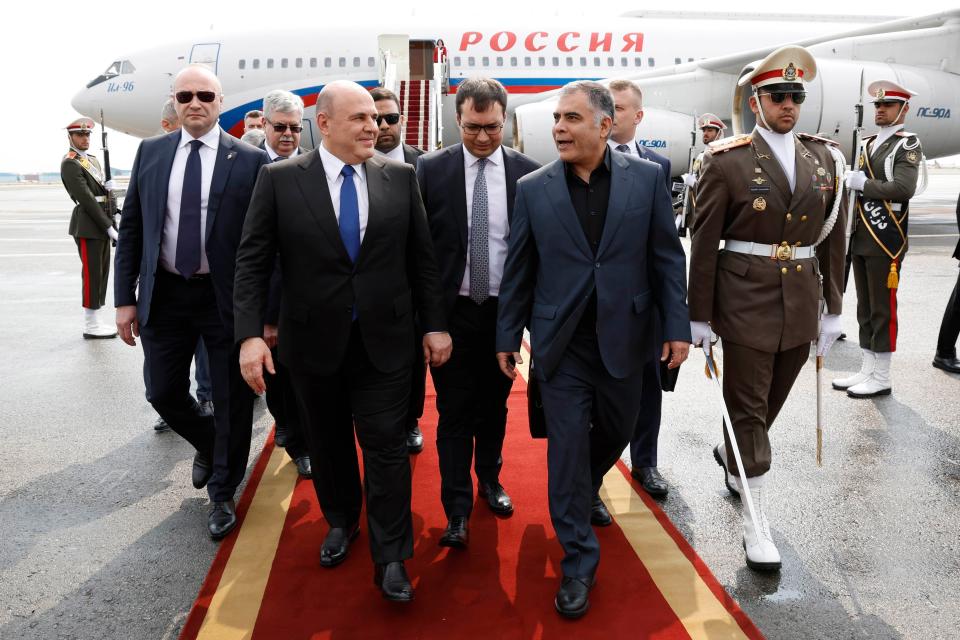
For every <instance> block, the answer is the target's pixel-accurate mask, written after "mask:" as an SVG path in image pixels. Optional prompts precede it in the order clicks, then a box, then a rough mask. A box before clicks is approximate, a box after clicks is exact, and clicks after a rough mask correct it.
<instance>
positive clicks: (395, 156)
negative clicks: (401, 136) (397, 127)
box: [377, 142, 406, 162]
mask: <svg viewBox="0 0 960 640" xmlns="http://www.w3.org/2000/svg"><path fill="white" fill-rule="evenodd" d="M377 153H379V154H380V155H382V156H384V157H387V158H390V159H391V160H396V161H397V162H406V159H405V158H404V157H403V143H402V142H401V143H400V144H398V145H397V146H395V147H394V148H393V149H390V151H387V152H386V153H383V152H382V151H377Z"/></svg>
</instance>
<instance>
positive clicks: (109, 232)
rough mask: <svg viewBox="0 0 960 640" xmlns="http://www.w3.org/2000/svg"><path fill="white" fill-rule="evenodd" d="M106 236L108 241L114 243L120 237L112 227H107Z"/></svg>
mask: <svg viewBox="0 0 960 640" xmlns="http://www.w3.org/2000/svg"><path fill="white" fill-rule="evenodd" d="M107 235H108V236H110V239H111V240H113V241H114V242H116V241H117V238H119V237H120V234H118V233H117V230H116V229H114V228H113V227H107Z"/></svg>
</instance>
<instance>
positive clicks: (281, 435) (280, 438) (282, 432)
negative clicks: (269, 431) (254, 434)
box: [273, 423, 290, 449]
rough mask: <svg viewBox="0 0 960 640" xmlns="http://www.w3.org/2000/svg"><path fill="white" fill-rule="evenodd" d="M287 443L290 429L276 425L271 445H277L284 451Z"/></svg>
mask: <svg viewBox="0 0 960 640" xmlns="http://www.w3.org/2000/svg"><path fill="white" fill-rule="evenodd" d="M289 441H290V429H289V428H287V425H281V424H280V423H277V432H276V433H274V434H273V444H275V445H277V446H278V447H280V448H281V449H286V448H287V443H288V442H289Z"/></svg>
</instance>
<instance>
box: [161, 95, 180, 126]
mask: <svg viewBox="0 0 960 640" xmlns="http://www.w3.org/2000/svg"><path fill="white" fill-rule="evenodd" d="M160 119H161V120H166V121H167V122H180V118H179V117H178V116H177V110H176V109H175V108H174V107H173V98H167V101H166V102H164V103H163V107H162V108H161V109H160Z"/></svg>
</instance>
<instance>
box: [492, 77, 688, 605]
mask: <svg viewBox="0 0 960 640" xmlns="http://www.w3.org/2000/svg"><path fill="white" fill-rule="evenodd" d="M613 115H614V111H613V98H612V96H611V95H610V92H609V91H608V90H607V89H606V87H604V86H603V85H600V84H598V83H595V82H588V81H580V82H573V83H571V84H569V85H567V86H566V87H564V88H563V89H562V90H561V92H560V96H559V102H558V104H557V107H556V111H555V112H554V116H553V117H554V121H555V123H556V124H555V125H554V128H553V137H554V142H555V143H556V145H557V149H558V151H559V152H560V159H559V160H557V161H555V162H553V163H551V164H549V165H547V166H545V167H543V168H542V169H539V170H537V171H534V172H533V173H531V174H530V175H528V176H526V177H524V178H523V179H521V180H520V182H519V183H518V184H517V201H516V204H515V206H514V211H513V219H512V220H511V225H510V246H509V252H508V254H507V262H506V265H505V267H504V276H503V281H502V282H501V285H500V301H499V309H498V315H497V351H498V353H497V359H498V361H499V363H500V366H501V369H502V370H503V371H504V373H505V374H506V375H507V376H508V377H510V378H513V377H515V376H516V370H515V367H514V365H513V363H512V362H511V358H512V359H513V361H519V358H520V354H519V350H520V341H521V339H522V337H523V329H524V327H525V326H529V329H530V337H531V341H532V353H533V355H534V358H535V359H536V367H535V373H534V375H535V376H536V378H537V379H538V380H539V381H540V389H541V394H542V400H543V408H544V413H545V415H546V428H547V439H548V450H547V467H548V474H549V481H548V490H549V499H550V517H551V519H552V521H553V526H554V529H555V530H556V532H557V537H558V538H559V540H560V543H561V544H562V545H563V550H564V558H563V560H562V562H561V564H560V566H561V569H562V570H563V580H562V583H561V586H560V590H559V591H558V593H557V597H556V600H555V601H554V606H555V607H556V609H557V611H558V612H559V613H560V614H561V615H563V616H566V617H571V618H576V617H579V616H582V615H583V614H584V613H586V611H587V608H588V607H589V600H588V593H589V590H590V588H591V586H592V585H593V581H594V575H595V573H596V570H597V564H598V563H599V560H600V548H599V543H598V541H597V537H596V534H594V532H593V529H592V527H591V526H590V506H591V496H592V494H593V487H594V479H595V478H598V477H599V478H602V477H603V475H604V474H605V473H606V472H607V471H608V470H609V469H610V468H611V467H612V466H613V464H614V463H615V462H616V460H617V459H618V457H619V455H620V453H621V452H622V451H623V448H624V446H626V444H627V442H628V441H629V440H630V436H631V435H632V433H633V428H634V425H635V424H636V421H637V414H638V413H639V411H640V393H641V391H642V385H643V369H644V366H645V365H646V363H647V361H648V360H649V359H651V358H652V357H653V354H652V353H651V352H650V348H649V346H650V331H651V324H652V316H653V314H654V313H655V311H656V310H659V312H660V316H661V321H662V323H663V332H664V339H665V341H666V342H664V344H663V351H664V353H667V354H668V355H669V357H670V361H669V366H670V368H676V367H678V366H680V364H681V363H682V362H683V361H684V360H685V359H686V357H687V350H688V349H689V341H690V327H689V317H688V313H687V306H686V302H685V300H686V277H685V260H684V255H683V250H682V248H681V247H680V241H679V239H678V238H677V232H676V228H675V227H674V225H673V211H672V208H671V205H670V199H669V197H668V196H667V192H666V190H664V189H663V187H662V184H663V174H662V171H661V169H660V168H659V167H658V166H656V165H653V164H651V163H648V162H641V161H639V160H638V159H635V158H632V157H629V156H627V155H624V154H620V153H613V152H611V151H610V150H609V149H608V148H607V137H608V136H609V134H610V127H611V123H612V121H613ZM591 421H592V422H593V425H592V427H591Z"/></svg>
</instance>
